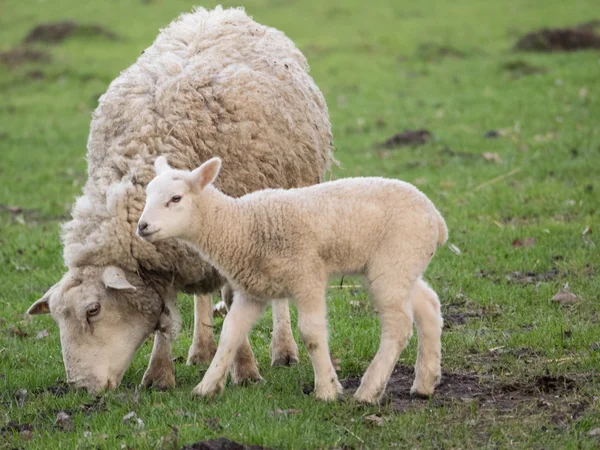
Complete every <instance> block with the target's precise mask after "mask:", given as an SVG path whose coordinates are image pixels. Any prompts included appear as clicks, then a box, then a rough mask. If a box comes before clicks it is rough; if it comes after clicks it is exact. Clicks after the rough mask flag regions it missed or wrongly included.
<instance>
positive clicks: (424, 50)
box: [417, 42, 465, 61]
mask: <svg viewBox="0 0 600 450" xmlns="http://www.w3.org/2000/svg"><path fill="white" fill-rule="evenodd" d="M417 56H418V57H419V58H421V59H424V60H426V61H439V60H441V59H442V58H448V57H450V58H464V56H465V53H464V52H462V51H460V50H458V49H456V48H454V47H450V46H448V45H441V44H435V43H433V42H425V43H423V44H421V45H419V47H418V48H417Z"/></svg>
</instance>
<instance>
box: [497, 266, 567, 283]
mask: <svg viewBox="0 0 600 450" xmlns="http://www.w3.org/2000/svg"><path fill="white" fill-rule="evenodd" d="M557 277H558V269H552V270H548V271H547V272H540V273H537V272H512V273H509V274H508V275H506V279H507V280H508V281H510V282H511V283H518V284H537V283H543V282H547V281H553V280H556V278H557Z"/></svg>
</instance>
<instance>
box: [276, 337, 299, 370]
mask: <svg viewBox="0 0 600 450" xmlns="http://www.w3.org/2000/svg"><path fill="white" fill-rule="evenodd" d="M298 361H299V358H298V345H296V342H294V345H290V346H289V348H271V366H273V367H286V366H294V365H296V364H298Z"/></svg>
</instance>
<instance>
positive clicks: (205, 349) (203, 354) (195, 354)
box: [186, 341, 217, 366]
mask: <svg viewBox="0 0 600 450" xmlns="http://www.w3.org/2000/svg"><path fill="white" fill-rule="evenodd" d="M215 353H217V345H216V344H215V343H214V341H211V342H210V343H209V344H206V345H202V346H200V345H193V344H192V346H191V347H190V350H189V352H188V357H187V363H186V364H187V365H188V366H193V365H196V364H210V362H211V361H212V359H213V357H214V356H215Z"/></svg>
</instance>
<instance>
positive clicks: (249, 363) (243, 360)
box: [221, 284, 262, 384]
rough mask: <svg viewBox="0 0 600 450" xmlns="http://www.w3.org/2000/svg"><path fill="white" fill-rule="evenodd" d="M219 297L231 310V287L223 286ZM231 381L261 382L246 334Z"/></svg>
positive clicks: (236, 358)
mask: <svg viewBox="0 0 600 450" xmlns="http://www.w3.org/2000/svg"><path fill="white" fill-rule="evenodd" d="M221 297H222V298H223V301H224V302H225V305H226V306H227V310H228V311H229V310H231V306H232V304H233V289H231V286H229V285H228V284H226V285H225V286H223V289H221ZM231 379H232V381H233V384H248V383H252V382H255V381H260V380H262V377H261V376H260V372H259V371H258V367H257V366H256V359H255V358H254V353H253V352H252V347H251V346H250V341H249V340H248V335H247V334H246V337H245V339H244V341H243V342H242V344H241V345H240V347H239V348H238V351H237V353H236V354H235V359H234V360H233V368H232V371H231Z"/></svg>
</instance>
